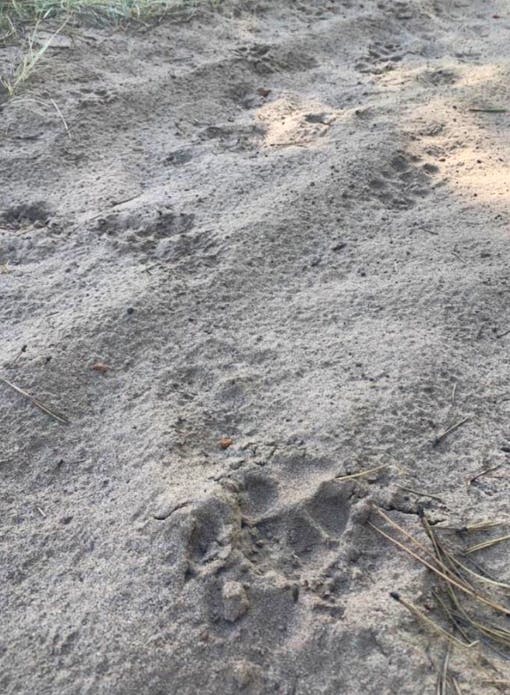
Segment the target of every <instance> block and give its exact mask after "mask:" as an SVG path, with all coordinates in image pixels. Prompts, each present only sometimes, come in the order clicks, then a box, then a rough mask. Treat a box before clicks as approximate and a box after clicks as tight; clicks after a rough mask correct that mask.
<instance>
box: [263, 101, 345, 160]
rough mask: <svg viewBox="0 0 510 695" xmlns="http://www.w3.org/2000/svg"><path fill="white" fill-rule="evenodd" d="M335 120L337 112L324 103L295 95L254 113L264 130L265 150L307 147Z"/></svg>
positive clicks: (267, 105) (322, 135) (265, 106)
mask: <svg viewBox="0 0 510 695" xmlns="http://www.w3.org/2000/svg"><path fill="white" fill-rule="evenodd" d="M337 117H338V114H337V112H336V111H334V110H332V109H329V108H328V107H327V106H325V105H324V104H321V103H320V102H318V101H311V100H303V99H300V98H299V97H296V96H284V97H281V98H280V99H277V100H276V101H273V102H270V103H268V104H265V105H264V106H263V107H262V108H260V109H259V111H258V114H257V118H258V119H259V121H261V123H262V124H263V126H264V128H265V129H266V133H265V137H264V145H265V146H266V147H283V146H286V145H297V146H306V145H311V144H312V143H314V142H316V141H317V140H318V139H319V138H322V137H324V136H325V135H326V134H327V132H328V130H329V128H330V126H331V125H332V123H333V122H334V121H335V120H336V119H337Z"/></svg>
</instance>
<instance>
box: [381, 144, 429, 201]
mask: <svg viewBox="0 0 510 695" xmlns="http://www.w3.org/2000/svg"><path fill="white" fill-rule="evenodd" d="M428 173H430V172H428ZM368 188H369V190H370V192H371V195H372V196H374V197H375V198H377V199H378V200H379V201H380V202H381V203H383V205H385V206H386V207H388V208H394V209H401V210H406V209H409V208H411V207H413V206H414V205H415V204H416V199H417V198H422V197H424V196H426V195H428V193H429V188H430V183H429V177H428V176H427V171H423V170H421V169H418V168H417V167H416V161H415V159H414V158H413V157H411V156H409V155H407V154H406V153H404V152H397V153H396V154H395V155H394V156H393V157H392V158H391V160H390V161H389V162H388V164H387V165H386V166H384V167H382V168H381V169H380V171H379V172H378V175H375V176H373V177H372V178H371V179H370V180H369V181H368Z"/></svg>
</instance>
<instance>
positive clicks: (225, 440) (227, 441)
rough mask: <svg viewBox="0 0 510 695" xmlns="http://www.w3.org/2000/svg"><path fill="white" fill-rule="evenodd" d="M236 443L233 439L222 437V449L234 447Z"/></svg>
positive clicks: (220, 443) (220, 442)
mask: <svg viewBox="0 0 510 695" xmlns="http://www.w3.org/2000/svg"><path fill="white" fill-rule="evenodd" d="M233 443H234V440H233V439H232V437H222V438H221V439H220V441H219V445H220V449H228V447H229V446H232V444H233Z"/></svg>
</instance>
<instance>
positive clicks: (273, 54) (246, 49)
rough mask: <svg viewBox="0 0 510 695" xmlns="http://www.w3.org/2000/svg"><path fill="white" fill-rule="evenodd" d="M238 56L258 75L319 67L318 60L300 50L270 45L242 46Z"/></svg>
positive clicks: (237, 51) (238, 50) (237, 52)
mask: <svg viewBox="0 0 510 695" xmlns="http://www.w3.org/2000/svg"><path fill="white" fill-rule="evenodd" d="M236 54H237V55H238V56H239V57H240V58H241V59H243V61H245V62H247V63H248V64H249V66H250V68H251V69H252V70H253V72H255V73H256V74H257V75H271V74H272V73H275V72H284V71H285V72H299V71H302V70H310V69H311V68H314V67H316V66H317V60H316V59H315V58H314V57H313V56H310V55H307V54H306V53H303V52H302V51H300V50H298V49H292V48H291V49H289V48H285V47H279V46H270V45H268V44H256V45H254V46H240V47H239V48H238V49H237V50H236Z"/></svg>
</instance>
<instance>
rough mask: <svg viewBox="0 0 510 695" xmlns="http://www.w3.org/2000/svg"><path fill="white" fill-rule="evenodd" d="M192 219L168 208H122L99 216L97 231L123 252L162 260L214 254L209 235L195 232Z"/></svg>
mask: <svg viewBox="0 0 510 695" xmlns="http://www.w3.org/2000/svg"><path fill="white" fill-rule="evenodd" d="M194 220H195V216H194V215H193V214H189V213H184V212H181V213H177V212H175V211H174V210H173V209H172V208H170V207H164V208H158V207H154V208H153V207H148V206H147V207H131V206H128V207H122V208H121V209H120V210H118V211H115V212H112V213H110V214H108V215H106V216H104V217H101V218H100V219H98V220H97V222H96V229H97V231H99V232H102V233H103V234H104V235H105V236H106V238H107V239H108V240H109V241H110V243H111V244H112V245H113V246H114V247H115V248H117V249H118V250H120V251H123V252H130V251H131V252H133V251H134V252H137V253H143V254H147V255H149V256H154V257H156V258H159V259H161V260H164V261H174V262H175V261H180V260H186V259H187V258H189V256H190V255H193V256H194V257H197V258H200V257H201V258H205V257H208V256H209V255H210V253H211V252H214V249H215V246H216V245H215V241H214V240H213V238H212V234H211V233H210V232H204V231H196V230H194Z"/></svg>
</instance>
